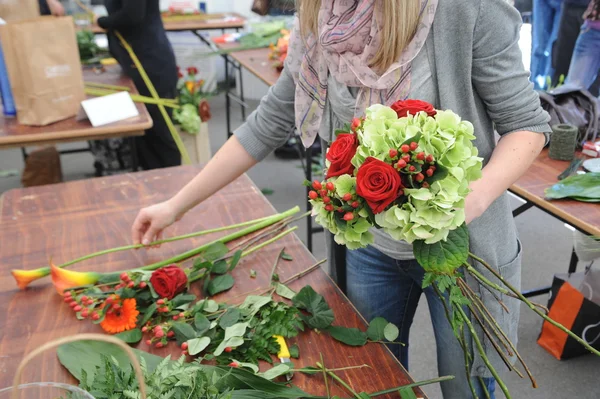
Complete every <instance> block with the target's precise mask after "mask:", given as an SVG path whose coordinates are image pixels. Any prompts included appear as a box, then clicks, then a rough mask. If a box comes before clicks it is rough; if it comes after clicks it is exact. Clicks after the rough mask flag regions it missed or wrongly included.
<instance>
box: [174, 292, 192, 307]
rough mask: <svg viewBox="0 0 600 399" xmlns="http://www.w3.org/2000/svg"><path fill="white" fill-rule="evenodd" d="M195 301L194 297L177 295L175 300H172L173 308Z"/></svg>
mask: <svg viewBox="0 0 600 399" xmlns="http://www.w3.org/2000/svg"><path fill="white" fill-rule="evenodd" d="M194 300H196V295H192V294H179V295H177V296H176V297H175V298H173V302H172V303H173V307H174V308H176V307H179V306H181V305H184V304H186V303H190V302H192V301H194Z"/></svg>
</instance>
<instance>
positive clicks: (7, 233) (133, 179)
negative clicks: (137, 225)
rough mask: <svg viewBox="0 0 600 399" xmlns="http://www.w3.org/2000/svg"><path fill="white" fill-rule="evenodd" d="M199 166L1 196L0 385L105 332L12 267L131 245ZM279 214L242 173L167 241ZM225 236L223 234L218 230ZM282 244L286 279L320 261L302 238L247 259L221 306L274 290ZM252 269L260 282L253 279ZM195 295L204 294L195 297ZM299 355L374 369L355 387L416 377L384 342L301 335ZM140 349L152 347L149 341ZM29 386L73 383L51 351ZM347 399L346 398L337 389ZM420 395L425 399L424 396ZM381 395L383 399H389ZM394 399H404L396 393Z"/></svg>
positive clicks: (129, 255)
mask: <svg viewBox="0 0 600 399" xmlns="http://www.w3.org/2000/svg"><path fill="white" fill-rule="evenodd" d="M198 170H199V168H198V167H196V166H181V167H177V168H168V169H160V170H156V171H150V172H142V173H135V174H126V175H119V176H113V177H106V178H97V179H89V180H82V181H77V182H70V183H64V184H60V185H52V186H41V187H35V188H27V189H16V190H12V191H8V192H6V193H5V194H4V195H3V196H2V197H0V226H1V228H0V314H2V319H1V320H2V321H1V324H2V328H1V331H2V332H3V334H2V335H1V336H0V387H6V386H9V385H10V384H11V380H12V377H13V375H14V371H15V368H16V366H17V364H18V363H19V361H20V359H22V358H23V356H24V354H26V353H28V352H30V351H31V350H32V349H33V348H36V347H37V346H39V345H40V344H42V343H45V342H48V341H50V340H52V339H54V338H57V337H60V336H66V335H71V334H76V333H83V332H98V331H100V328H99V327H98V326H94V325H93V324H91V323H90V322H89V321H85V322H80V321H77V320H76V318H75V316H74V314H73V313H72V311H71V310H70V309H69V307H68V306H66V305H65V304H64V303H63V301H62V299H61V298H60V297H59V296H58V295H57V294H56V292H55V290H54V288H53V287H52V286H51V285H50V284H49V281H48V280H45V281H39V282H37V283H34V284H33V285H32V287H30V289H28V290H27V291H19V290H18V289H17V288H16V286H15V284H14V281H13V279H12V277H11V276H10V274H9V270H10V269H12V268H22V269H32V268H36V267H39V266H43V265H46V264H47V263H48V258H49V257H52V259H53V260H54V261H55V262H63V261H66V260H68V259H72V258H75V257H77V256H80V255H83V254H86V253H90V252H93V251H97V250H100V249H104V248H109V247H113V246H117V245H123V244H124V243H127V242H130V227H131V223H132V221H133V219H134V218H135V216H136V214H137V212H138V210H139V208H140V207H142V206H145V205H148V204H152V203H156V202H157V201H161V200H165V199H166V198H169V197H170V196H171V195H172V194H173V193H174V192H175V191H176V190H178V189H179V188H180V187H181V186H182V185H183V184H184V183H185V182H187V181H188V180H190V179H191V178H192V176H194V175H195V174H196V173H197V172H198ZM273 213H274V209H273V207H272V206H271V205H270V204H269V202H268V201H267V200H266V198H265V197H264V196H263V195H262V194H261V192H260V190H259V189H258V188H257V187H256V186H255V185H254V184H253V183H252V182H251V181H250V180H249V179H248V177H246V176H245V175H244V176H242V177H240V178H239V179H237V180H236V181H234V182H233V183H231V184H230V185H229V186H227V187H226V188H225V189H223V190H221V191H220V192H219V193H218V194H216V195H214V196H213V197H211V199H209V200H208V201H206V202H205V203H203V204H201V205H200V206H198V207H197V208H196V209H194V210H192V211H190V213H189V214H188V215H186V217H185V218H184V219H183V220H182V221H180V222H178V223H176V224H175V225H174V226H173V227H172V228H171V229H169V231H168V235H176V234H181V233H184V232H191V231H197V230H202V229H208V228H214V227H218V226H224V225H228V224H232V223H238V222H242V221H246V220H250V219H254V218H258V217H262V216H265V215H269V214H273ZM221 234H222V233H221ZM215 237H216V236H215V235H213V236H207V237H203V238H196V239H191V240H189V241H187V240H186V241H179V242H175V243H171V244H168V245H163V246H162V247H161V248H160V249H157V250H148V251H146V250H140V251H130V252H121V253H118V254H112V255H108V256H106V257H100V258H95V259H92V260H90V261H88V262H86V263H85V264H80V265H77V266H76V267H75V269H76V270H103V271H109V270H119V269H123V268H131V267H135V266H137V265H143V264H147V263H149V262H154V261H157V260H159V259H164V258H165V257H168V256H172V255H174V254H176V253H180V252H182V251H184V250H186V249H189V248H191V247H193V246H197V245H199V244H201V243H203V242H206V241H209V240H212V239H214V238H215ZM283 247H285V248H286V252H287V253H289V254H290V255H292V257H293V261H291V262H283V263H281V264H280V266H279V268H278V272H279V275H280V276H281V278H282V279H286V278H288V277H290V276H292V275H294V274H296V273H298V272H299V271H302V270H306V269H307V268H308V267H310V266H311V265H313V264H314V263H315V259H314V258H313V256H312V255H311V254H310V253H309V252H308V251H307V250H306V248H305V247H304V246H303V245H302V243H301V242H300V240H299V239H298V237H296V236H295V235H289V236H286V237H285V238H284V239H283V240H281V241H279V242H277V243H274V244H271V245H269V246H268V247H266V248H264V249H263V250H261V251H259V252H257V253H255V254H253V255H252V256H249V257H247V258H245V259H243V260H242V262H240V265H239V266H238V267H237V268H236V269H235V270H234V272H233V274H234V277H235V278H236V281H237V283H236V285H235V286H234V287H233V288H232V289H231V291H229V292H227V293H225V294H222V295H221V296H220V297H218V298H217V300H223V299H226V298H228V297H232V296H238V295H240V294H244V293H248V292H250V291H252V290H254V289H256V288H259V287H268V286H269V284H270V282H269V279H270V272H271V267H272V265H273V261H274V259H275V258H276V256H277V255H278V253H279V251H280V250H281V249H282V248H283ZM250 268H252V269H254V270H256V271H257V278H256V279H251V278H249V270H250ZM306 284H311V285H312V287H313V288H314V289H315V290H316V291H317V292H319V293H321V294H322V295H324V296H325V298H326V300H327V301H328V303H329V304H330V305H331V307H332V309H333V310H334V312H335V315H336V324H340V325H344V326H360V327H361V328H364V327H365V325H364V322H363V320H362V319H361V317H360V316H359V315H358V313H357V312H356V310H355V309H354V308H353V307H352V305H351V304H350V303H349V301H348V300H347V299H346V298H345V297H344V296H343V295H342V294H341V292H340V291H339V289H338V288H337V287H336V286H335V285H334V283H333V282H332V281H331V279H330V278H329V277H328V276H327V275H326V274H325V273H324V272H323V271H322V270H321V269H317V270H315V271H314V272H312V273H310V274H308V275H306V276H304V277H303V278H301V279H299V280H297V281H295V282H294V283H293V284H291V287H292V288H293V289H296V290H298V289H300V288H301V287H302V286H304V285H306ZM196 293H197V292H196ZM289 341H290V344H292V343H297V344H298V346H299V348H300V356H301V358H300V359H298V360H296V361H295V364H296V365H297V366H308V365H314V364H315V362H317V361H319V357H320V353H322V354H323V357H324V359H325V362H326V364H327V366H329V367H346V366H351V365H360V364H369V365H370V366H371V367H372V368H370V369H366V368H363V369H358V370H349V371H346V372H343V373H340V376H341V377H342V378H344V379H345V381H347V382H349V384H350V385H351V386H352V387H354V388H355V389H356V390H363V391H366V392H374V391H378V390H383V389H386V388H392V387H395V386H399V385H405V384H407V383H409V382H411V378H410V377H409V376H408V374H407V373H406V372H405V371H404V369H403V368H402V366H401V365H400V364H399V363H398V362H397V360H396V359H395V358H394V357H393V356H392V355H391V353H390V352H389V351H388V350H387V349H386V348H385V347H384V346H383V345H379V344H368V346H366V347H362V348H352V347H348V346H345V345H342V344H340V343H338V342H336V341H334V340H333V339H332V338H330V337H329V336H328V335H326V334H317V333H315V332H306V333H301V334H300V335H299V336H298V337H297V338H296V339H292V340H289ZM138 347H139V348H141V349H144V350H147V349H148V347H147V346H146V344H145V343H143V342H142V343H140V344H139V346H138ZM151 351H152V352H153V353H156V354H158V355H162V356H165V355H167V354H168V353H172V354H175V355H176V354H178V352H179V350H178V349H177V348H175V346H174V345H170V346H169V347H167V348H165V349H160V350H158V349H151ZM24 381H28V382H33V381H56V382H67V381H69V382H71V381H73V380H72V379H71V378H70V377H69V375H68V374H67V372H66V371H65V370H64V369H63V368H61V367H60V366H59V363H58V360H57V358H56V355H55V354H54V353H48V354H45V355H43V356H42V357H40V358H39V360H38V361H37V362H36V366H32V367H29V368H28V369H27V370H26V373H25V377H24ZM294 383H295V384H297V385H298V386H299V387H301V388H302V389H304V390H306V391H308V392H311V393H320V394H324V393H325V388H324V384H323V380H322V377H320V376H317V375H315V376H304V375H300V374H296V376H295V377H294ZM334 393H335V394H338V395H342V396H344V397H347V396H349V395H348V393H345V392H343V391H341V390H340V389H338V388H336V389H335V392H334ZM419 395H420V397H424V396H423V395H422V393H420V392H419ZM382 397H383V396H382ZM387 397H388V398H397V394H394V395H389V396H387Z"/></svg>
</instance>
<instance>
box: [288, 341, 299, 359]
mask: <svg viewBox="0 0 600 399" xmlns="http://www.w3.org/2000/svg"><path fill="white" fill-rule="evenodd" d="M289 350H290V357H292V358H293V359H298V358H299V357H300V349H299V348H298V345H296V344H294V345H292V346H290V347H289Z"/></svg>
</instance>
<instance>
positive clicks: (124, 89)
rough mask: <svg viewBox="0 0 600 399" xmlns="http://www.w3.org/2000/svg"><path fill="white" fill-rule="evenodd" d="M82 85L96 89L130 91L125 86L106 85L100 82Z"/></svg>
mask: <svg viewBox="0 0 600 399" xmlns="http://www.w3.org/2000/svg"><path fill="white" fill-rule="evenodd" d="M83 84H84V85H85V86H88V87H98V88H101V89H106V90H119V91H131V89H130V88H129V87H127V86H116V85H107V84H105V83H100V82H83Z"/></svg>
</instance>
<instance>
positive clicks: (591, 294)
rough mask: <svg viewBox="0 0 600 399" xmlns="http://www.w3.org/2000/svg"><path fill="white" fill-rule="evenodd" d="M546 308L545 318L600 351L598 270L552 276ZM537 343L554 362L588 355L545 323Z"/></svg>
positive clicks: (599, 281)
mask: <svg viewBox="0 0 600 399" xmlns="http://www.w3.org/2000/svg"><path fill="white" fill-rule="evenodd" d="M548 308H549V309H550V312H549V313H548V316H549V317H551V318H552V319H553V320H555V321H557V322H559V323H560V324H562V325H563V326H565V327H567V328H568V329H570V330H571V331H573V332H574V333H575V334H577V335H578V336H580V337H581V338H583V339H584V340H585V341H586V342H587V343H588V344H590V345H591V346H592V347H593V348H595V349H599V350H600V270H593V269H589V270H588V271H586V272H585V273H573V274H571V275H569V274H557V275H556V276H554V281H553V282H552V297H551V298H550V301H549V302H548ZM537 342H538V344H539V345H540V346H541V347H543V348H544V349H546V350H547V351H548V352H549V353H550V354H551V355H552V356H554V357H555V358H557V359H558V360H564V359H570V358H573V357H577V356H581V355H585V354H588V353H590V352H589V351H588V350H587V349H585V348H584V347H583V345H581V344H580V343H578V342H577V341H575V340H574V339H573V338H571V337H569V336H568V335H567V334H566V333H564V332H562V331H561V330H559V329H558V328H556V327H554V326H553V325H552V324H550V323H548V322H547V321H544V324H543V325H542V332H541V333H540V336H539V338H538V341H537Z"/></svg>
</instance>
